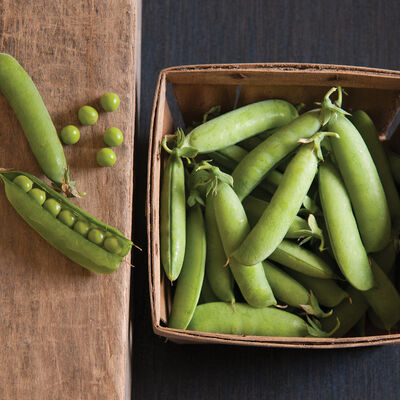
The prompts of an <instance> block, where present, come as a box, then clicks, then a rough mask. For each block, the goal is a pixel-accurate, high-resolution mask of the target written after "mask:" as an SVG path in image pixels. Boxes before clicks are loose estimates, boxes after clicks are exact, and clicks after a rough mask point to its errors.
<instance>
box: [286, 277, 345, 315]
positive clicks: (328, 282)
mask: <svg viewBox="0 0 400 400" xmlns="http://www.w3.org/2000/svg"><path fill="white" fill-rule="evenodd" d="M290 275H292V276H293V277H294V278H295V279H296V280H297V281H298V282H300V283H301V284H302V285H303V286H304V287H306V288H307V289H309V290H311V291H312V292H313V293H314V294H315V296H316V298H317V299H318V301H319V302H320V304H322V305H323V306H326V307H336V306H337V305H338V304H340V303H341V302H342V301H343V300H344V299H346V298H348V297H349V295H348V293H347V292H346V291H345V290H343V289H342V288H341V287H340V286H339V285H338V284H337V283H336V282H335V281H334V280H332V279H320V278H313V277H312V276H308V275H304V274H301V273H299V272H296V271H294V270H291V271H290Z"/></svg>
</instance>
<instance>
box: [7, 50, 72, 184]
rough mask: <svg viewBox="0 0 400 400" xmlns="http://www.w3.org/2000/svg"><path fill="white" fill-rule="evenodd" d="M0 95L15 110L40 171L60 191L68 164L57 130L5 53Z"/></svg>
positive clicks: (27, 78)
mask: <svg viewBox="0 0 400 400" xmlns="http://www.w3.org/2000/svg"><path fill="white" fill-rule="evenodd" d="M0 91H1V93H2V94H3V95H4V97H5V98H6V99H7V101H8V102H9V104H10V106H11V107H12V109H13V110H14V112H15V114H16V116H17V118H18V121H19V122H20V124H21V126H22V129H23V131H24V133H25V136H26V138H27V140H28V143H29V146H30V148H31V149H32V152H33V154H34V156H35V158H36V160H37V161H38V163H39V165H40V167H41V169H42V170H43V172H44V173H45V174H46V176H47V177H48V178H49V179H50V180H52V181H53V182H54V183H55V184H57V185H58V186H60V187H61V185H62V184H63V180H64V178H65V177H66V172H67V161H66V159H65V155H64V150H63V147H62V145H61V142H60V139H59V138H58V135H57V131H56V128H55V127H54V124H53V122H52V120H51V117H50V115H49V113H48V111H47V109H46V106H45V105H44V103H43V100H42V98H41V96H40V94H39V92H38V90H37V88H36V86H35V84H34V83H33V81H32V79H31V78H30V76H29V75H28V74H27V73H26V71H25V70H24V69H23V68H22V66H21V65H20V64H19V63H18V61H17V60H15V59H14V58H13V57H11V56H10V55H8V54H4V53H0ZM67 183H68V182H67Z"/></svg>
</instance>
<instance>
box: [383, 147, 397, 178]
mask: <svg viewBox="0 0 400 400" xmlns="http://www.w3.org/2000/svg"><path fill="white" fill-rule="evenodd" d="M386 154H387V156H388V160H389V166H390V171H391V172H392V176H393V179H394V180H395V182H396V183H397V185H400V156H399V155H398V154H397V153H395V152H393V151H391V150H389V149H386Z"/></svg>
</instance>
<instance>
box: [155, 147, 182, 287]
mask: <svg viewBox="0 0 400 400" xmlns="http://www.w3.org/2000/svg"><path fill="white" fill-rule="evenodd" d="M160 220H161V221H160V242H161V243H160V244H161V263H162V265H163V267H164V271H165V274H166V275H167V278H168V279H169V280H170V281H171V282H172V281H174V280H175V279H177V278H178V276H179V273H180V272H181V269H182V265H183V258H184V256H185V241H186V233H185V229H186V198H185V171H184V167H183V162H182V160H181V158H180V157H178V155H177V154H176V153H175V152H173V153H171V154H170V156H169V157H168V160H167V165H166V167H165V170H164V177H163V182H162V187H161V202H160Z"/></svg>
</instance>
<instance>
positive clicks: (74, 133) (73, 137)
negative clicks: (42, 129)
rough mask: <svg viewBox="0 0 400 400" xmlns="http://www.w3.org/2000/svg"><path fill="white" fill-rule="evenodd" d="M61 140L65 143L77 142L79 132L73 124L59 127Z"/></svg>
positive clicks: (79, 136) (79, 135)
mask: <svg viewBox="0 0 400 400" xmlns="http://www.w3.org/2000/svg"><path fill="white" fill-rule="evenodd" d="M60 135H61V140H62V141H63V142H64V143H65V144H75V143H78V141H79V139H80V138H81V134H80V132H79V129H78V128H77V127H76V126H74V125H67V126H64V128H62V129H61V133H60Z"/></svg>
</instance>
